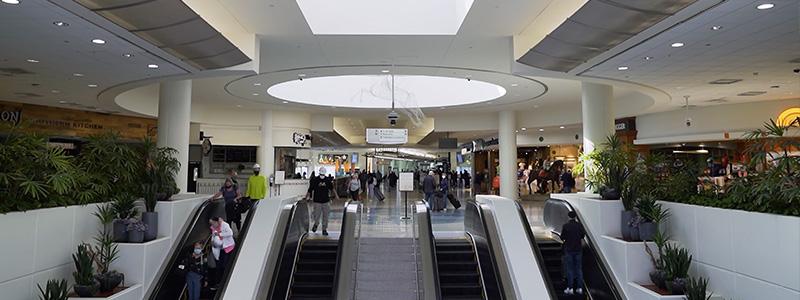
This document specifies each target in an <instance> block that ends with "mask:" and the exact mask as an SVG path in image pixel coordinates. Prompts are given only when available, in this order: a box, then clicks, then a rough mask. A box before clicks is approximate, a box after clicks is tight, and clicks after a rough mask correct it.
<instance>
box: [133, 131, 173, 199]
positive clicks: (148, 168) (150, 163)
mask: <svg viewBox="0 0 800 300" xmlns="http://www.w3.org/2000/svg"><path fill="white" fill-rule="evenodd" d="M139 153H140V154H141V158H140V164H141V165H142V166H143V167H142V169H141V176H140V181H141V182H142V193H143V194H142V197H143V198H144V200H145V208H146V211H147V212H153V211H155V206H156V203H157V201H158V200H159V199H158V195H159V194H161V193H168V194H172V193H174V192H176V188H177V186H176V184H175V175H176V174H177V173H178V170H179V169H180V167H181V164H180V162H179V161H178V159H177V158H175V155H176V154H177V153H178V150H175V149H174V148H169V147H158V146H157V145H156V142H155V141H154V140H153V139H152V138H151V137H145V138H143V139H142V140H141V148H140V149H139Z"/></svg>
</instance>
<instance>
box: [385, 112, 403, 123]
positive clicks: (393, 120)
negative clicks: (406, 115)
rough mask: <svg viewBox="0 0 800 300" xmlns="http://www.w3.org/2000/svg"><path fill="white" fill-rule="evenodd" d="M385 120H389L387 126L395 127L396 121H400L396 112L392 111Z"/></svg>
mask: <svg viewBox="0 0 800 300" xmlns="http://www.w3.org/2000/svg"><path fill="white" fill-rule="evenodd" d="M386 118H387V119H389V124H391V125H392V126H395V125H397V119H400V115H398V114H397V112H396V111H394V110H392V111H390V112H389V114H388V115H386Z"/></svg>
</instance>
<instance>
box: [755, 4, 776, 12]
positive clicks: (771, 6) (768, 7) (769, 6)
mask: <svg viewBox="0 0 800 300" xmlns="http://www.w3.org/2000/svg"><path fill="white" fill-rule="evenodd" d="M773 7H775V4H772V3H764V4H759V5H758V6H756V8H757V9H760V10H765V9H770V8H773Z"/></svg>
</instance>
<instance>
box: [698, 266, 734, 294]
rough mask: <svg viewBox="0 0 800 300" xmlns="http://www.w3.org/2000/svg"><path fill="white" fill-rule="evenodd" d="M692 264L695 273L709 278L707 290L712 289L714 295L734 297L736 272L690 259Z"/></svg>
mask: <svg viewBox="0 0 800 300" xmlns="http://www.w3.org/2000/svg"><path fill="white" fill-rule="evenodd" d="M692 265H693V266H696V267H697V274H696V275H699V276H702V277H705V278H711V280H709V281H708V290H709V291H714V295H717V296H722V297H725V298H726V299H735V297H734V296H736V295H735V294H734V293H735V291H736V273H734V272H731V271H728V270H724V269H721V268H718V267H715V266H712V265H708V264H705V263H702V262H700V261H696V260H694V261H692Z"/></svg>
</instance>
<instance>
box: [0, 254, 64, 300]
mask: <svg viewBox="0 0 800 300" xmlns="http://www.w3.org/2000/svg"><path fill="white" fill-rule="evenodd" d="M74 270H75V267H74V264H73V263H72V262H70V263H68V264H65V265H61V266H58V267H54V268H50V269H47V270H43V271H41V272H37V273H34V274H33V275H31V276H29V277H30V278H31V287H30V290H31V295H32V297H31V298H29V299H39V297H37V295H39V287H38V286H36V285H37V284H39V285H41V286H42V288H44V287H45V285H47V281H48V280H50V279H55V280H61V279H66V280H67V285H68V286H69V287H68V289H69V291H70V292H72V288H71V286H72V285H73V284H74V283H75V280H74V279H73V278H72V271H74ZM0 298H1V299H14V298H2V297H0ZM19 299H23V298H19Z"/></svg>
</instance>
